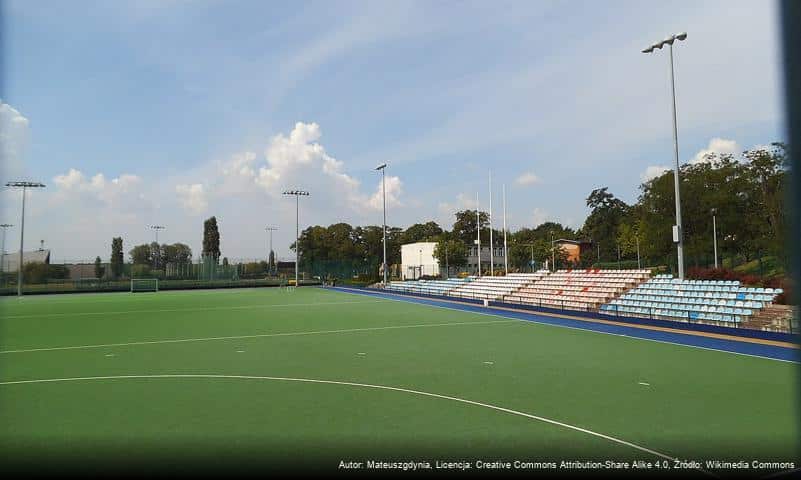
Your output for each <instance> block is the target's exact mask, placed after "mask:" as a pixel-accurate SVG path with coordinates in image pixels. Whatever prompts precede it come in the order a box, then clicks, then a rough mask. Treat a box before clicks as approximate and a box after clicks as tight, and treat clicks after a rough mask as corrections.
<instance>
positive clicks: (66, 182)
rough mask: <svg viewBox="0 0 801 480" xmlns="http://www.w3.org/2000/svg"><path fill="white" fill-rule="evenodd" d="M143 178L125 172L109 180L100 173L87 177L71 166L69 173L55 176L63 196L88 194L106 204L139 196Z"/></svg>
mask: <svg viewBox="0 0 801 480" xmlns="http://www.w3.org/2000/svg"><path fill="white" fill-rule="evenodd" d="M141 180H142V179H141V178H139V177H138V176H136V175H132V174H128V173H124V174H122V175H120V176H119V177H117V178H113V179H111V180H107V179H106V177H105V175H103V174H102V173H98V174H96V175H94V176H93V177H91V178H87V177H86V176H85V175H84V174H83V172H81V171H80V170H76V169H74V168H70V169H69V171H68V172H67V173H64V174H61V175H56V176H55V177H54V178H53V183H55V185H56V188H57V193H58V194H60V196H61V198H64V197H66V196H68V195H69V194H86V195H88V196H90V197H93V198H94V199H96V200H100V201H101V202H103V203H104V204H106V205H109V206H113V205H115V204H118V203H119V201H120V200H121V199H123V198H124V197H126V196H134V197H137V196H138V195H137V193H139V192H138V190H137V188H138V187H139V185H140V183H141Z"/></svg>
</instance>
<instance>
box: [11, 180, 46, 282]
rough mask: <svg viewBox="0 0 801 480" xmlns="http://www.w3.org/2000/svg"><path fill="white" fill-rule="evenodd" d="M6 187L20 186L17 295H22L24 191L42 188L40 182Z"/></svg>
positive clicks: (14, 186) (13, 184)
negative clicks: (20, 212) (20, 207)
mask: <svg viewBox="0 0 801 480" xmlns="http://www.w3.org/2000/svg"><path fill="white" fill-rule="evenodd" d="M6 187H11V188H22V220H21V221H20V228H19V265H17V296H18V297H21V296H22V247H23V245H24V243H25V191H26V190H27V189H28V188H44V187H45V184H44V183H40V182H8V183H6Z"/></svg>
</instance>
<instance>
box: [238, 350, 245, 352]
mask: <svg viewBox="0 0 801 480" xmlns="http://www.w3.org/2000/svg"><path fill="white" fill-rule="evenodd" d="M236 353H245V351H244V350H237V351H236Z"/></svg>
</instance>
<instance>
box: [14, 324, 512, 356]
mask: <svg viewBox="0 0 801 480" xmlns="http://www.w3.org/2000/svg"><path fill="white" fill-rule="evenodd" d="M512 322H519V320H515V319H505V320H488V321H486V322H450V323H419V324H415V325H390V326H387V327H364V328H346V329H342V330H317V331H310V332H284V333H262V334H255V335H231V336H227V337H201V338H176V339H171V340H148V341H141V342H126V343H101V344H96V345H73V346H67V347H42V348H24V349H18V350H2V351H0V354H9V353H30V352H51V351H55V350H80V349H86V348H106V347H128V346H132V345H154V344H160V343H186V342H207V341H213V340H240V339H243V338H269V337H293V336H302V335H323V334H328V333H354V332H373V331H380V330H398V329H403V328H426V327H448V326H459V325H491V324H494V323H512Z"/></svg>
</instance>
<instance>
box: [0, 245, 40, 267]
mask: <svg viewBox="0 0 801 480" xmlns="http://www.w3.org/2000/svg"><path fill="white" fill-rule="evenodd" d="M34 262H39V263H50V250H33V251H30V252H22V263H23V265H24V264H26V263H34ZM0 263H2V266H3V271H4V272H16V271H17V270H18V269H19V252H15V253H6V254H4V255H3V256H2V257H0Z"/></svg>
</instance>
